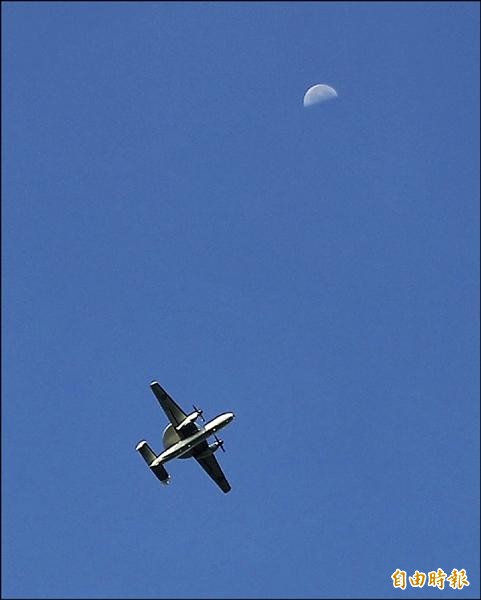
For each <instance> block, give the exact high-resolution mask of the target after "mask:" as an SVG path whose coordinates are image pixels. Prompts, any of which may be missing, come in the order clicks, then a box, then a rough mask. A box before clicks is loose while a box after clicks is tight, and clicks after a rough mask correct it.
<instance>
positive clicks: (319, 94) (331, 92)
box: [304, 83, 337, 106]
mask: <svg viewBox="0 0 481 600" xmlns="http://www.w3.org/2000/svg"><path fill="white" fill-rule="evenodd" d="M332 98H337V92H336V90H335V89H334V88H332V87H331V86H330V85H325V84H324V83H318V84H317V85H313V86H312V87H310V88H309V89H308V90H307V92H306V93H305V94H304V106H312V105H313V104H319V102H324V101H325V100H331V99H332Z"/></svg>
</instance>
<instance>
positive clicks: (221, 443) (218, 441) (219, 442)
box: [214, 433, 225, 452]
mask: <svg viewBox="0 0 481 600" xmlns="http://www.w3.org/2000/svg"><path fill="white" fill-rule="evenodd" d="M214 439H215V441H216V442H217V444H218V445H219V448H220V449H221V450H222V452H225V449H224V440H220V439H219V438H218V437H217V436H216V435H215V433H214Z"/></svg>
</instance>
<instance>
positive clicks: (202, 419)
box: [192, 404, 205, 423]
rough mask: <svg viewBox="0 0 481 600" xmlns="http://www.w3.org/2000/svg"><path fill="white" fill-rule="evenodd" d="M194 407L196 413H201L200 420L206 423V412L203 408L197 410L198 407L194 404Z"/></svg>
mask: <svg viewBox="0 0 481 600" xmlns="http://www.w3.org/2000/svg"><path fill="white" fill-rule="evenodd" d="M192 407H193V408H194V410H195V411H196V412H198V413H199V418H200V420H201V421H202V422H203V423H205V419H204V411H203V410H202V409H201V408H197V406H196V405H195V404H192Z"/></svg>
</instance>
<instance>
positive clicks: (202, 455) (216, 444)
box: [196, 440, 222, 458]
mask: <svg viewBox="0 0 481 600" xmlns="http://www.w3.org/2000/svg"><path fill="white" fill-rule="evenodd" d="M221 445H222V442H221V441H220V440H218V441H215V442H213V443H212V444H209V447H208V448H206V449H205V450H204V451H203V452H201V453H200V454H198V455H197V457H196V458H205V457H206V456H210V455H211V454H214V452H215V451H216V450H217V449H218V448H220V447H221Z"/></svg>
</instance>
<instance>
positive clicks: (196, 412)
mask: <svg viewBox="0 0 481 600" xmlns="http://www.w3.org/2000/svg"><path fill="white" fill-rule="evenodd" d="M199 417H202V411H201V410H194V412H192V413H190V415H187V417H186V418H185V419H184V420H183V421H182V423H180V425H177V427H176V430H177V431H179V430H180V429H182V427H185V426H186V425H189V423H194V422H195V421H197V419H198V418H199Z"/></svg>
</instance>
